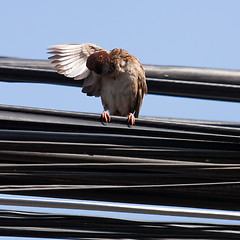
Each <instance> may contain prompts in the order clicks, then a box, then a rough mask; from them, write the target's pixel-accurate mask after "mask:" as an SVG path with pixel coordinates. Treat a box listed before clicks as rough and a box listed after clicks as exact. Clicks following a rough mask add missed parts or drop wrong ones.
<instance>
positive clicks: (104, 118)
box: [101, 111, 111, 124]
mask: <svg viewBox="0 0 240 240" xmlns="http://www.w3.org/2000/svg"><path fill="white" fill-rule="evenodd" d="M110 121H111V117H110V115H109V114H108V113H107V112H105V111H103V112H102V115H101V122H102V123H106V124H107V123H108V122H110Z"/></svg>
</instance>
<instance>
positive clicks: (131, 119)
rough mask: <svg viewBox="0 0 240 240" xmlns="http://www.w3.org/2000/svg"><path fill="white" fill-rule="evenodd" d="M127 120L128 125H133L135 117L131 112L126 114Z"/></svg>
mask: <svg viewBox="0 0 240 240" xmlns="http://www.w3.org/2000/svg"><path fill="white" fill-rule="evenodd" d="M127 121H128V125H129V126H133V125H134V124H135V117H134V115H133V114H132V113H130V114H129V115H128V119H127Z"/></svg>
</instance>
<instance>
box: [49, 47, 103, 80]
mask: <svg viewBox="0 0 240 240" xmlns="http://www.w3.org/2000/svg"><path fill="white" fill-rule="evenodd" d="M49 50H50V52H49V53H50V54H53V56H51V57H49V59H50V60H52V62H51V63H52V64H53V65H54V67H55V68H56V69H57V70H58V73H59V74H63V75H64V76H66V77H69V78H74V79H75V80H81V79H84V78H86V77H87V76H88V75H89V74H90V73H91V71H90V70H89V69H88V68H87V66H86V62H87V59H88V57H89V56H90V55H91V54H93V53H94V52H97V51H103V50H104V49H103V48H101V47H99V46H97V45H95V44H93V43H78V44H77V43H76V44H75V43H74V44H56V45H52V46H50V48H49Z"/></svg>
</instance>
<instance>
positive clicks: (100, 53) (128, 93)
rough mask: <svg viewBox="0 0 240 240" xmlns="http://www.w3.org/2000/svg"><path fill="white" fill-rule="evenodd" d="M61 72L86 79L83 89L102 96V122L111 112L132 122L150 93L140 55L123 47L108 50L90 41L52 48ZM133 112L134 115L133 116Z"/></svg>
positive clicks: (88, 92)
mask: <svg viewBox="0 0 240 240" xmlns="http://www.w3.org/2000/svg"><path fill="white" fill-rule="evenodd" d="M50 50H51V51H50V53H51V54H53V56H52V57H49V59H51V60H52V64H54V66H55V68H56V69H57V70H58V73H59V74H63V75H65V76H66V77H70V78H74V79H75V80H84V83H83V89H82V92H84V93H86V94H87V95H88V96H96V97H99V96H101V100H102V104H103V107H104V111H103V113H102V115H101V117H102V121H105V122H106V123H107V122H109V121H110V116H109V114H108V113H106V111H107V110H108V111H109V112H110V114H111V115H117V116H128V123H129V124H130V125H133V124H134V123H135V118H134V117H136V118H137V117H138V116H139V112H140V109H141V106H142V102H143V97H144V95H145V94H147V84H146V79H145V72H144V69H143V67H142V64H141V63H140V62H139V60H138V58H136V57H134V56H133V55H131V54H129V53H128V52H127V51H125V50H123V49H113V50H111V51H109V52H107V51H106V50H105V49H103V48H101V47H99V46H97V45H95V44H91V43H80V44H59V45H53V46H51V48H50ZM133 113H134V116H133Z"/></svg>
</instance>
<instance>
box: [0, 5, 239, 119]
mask: <svg viewBox="0 0 240 240" xmlns="http://www.w3.org/2000/svg"><path fill="white" fill-rule="evenodd" d="M0 6H1V15H0V21H1V37H0V55H2V56H14V57H22V58H32V59H47V57H48V56H47V53H46V49H47V47H48V46H49V45H51V44H57V43H79V42H92V43H96V44H98V45H100V46H102V47H104V48H105V49H107V50H110V49H112V48H115V47H120V48H124V49H126V50H128V51H129V52H130V53H132V54H133V55H135V56H137V57H138V58H139V59H140V60H141V62H142V63H143V64H156V65H177V66H194V67H213V68H225V69H239V70H240V47H239V45H240V30H239V29H240V14H239V9H240V1H238V0H198V1H197V0H196V1H193V0H165V1H163V0H155V1H154V0H148V1H146V0H145V1H142V0H121V1H113V0H101V1H100V0H85V1H81V0H68V1H61V0H51V1H47V0H42V1H32V0H20V1H19V0H8V1H1V5H0ZM239 94H240V93H239ZM0 104H14V105H22V106H33V107H41V108H51V109H63V110H71V111H80V112H94V113H100V112H101V111H102V106H101V102H100V99H99V98H94V97H92V98H90V97H86V96H85V95H84V94H83V93H81V91H80V89H78V88H74V87H63V86H54V85H43V84H8V83H0ZM140 115H142V116H159V117H176V118H190V119H207V120H224V121H238V122H240V103H228V102H220V101H208V100H197V99H190V98H177V97H166V96H155V95H148V96H147V97H146V98H145V100H144V104H143V107H142V111H141V112H140Z"/></svg>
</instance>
